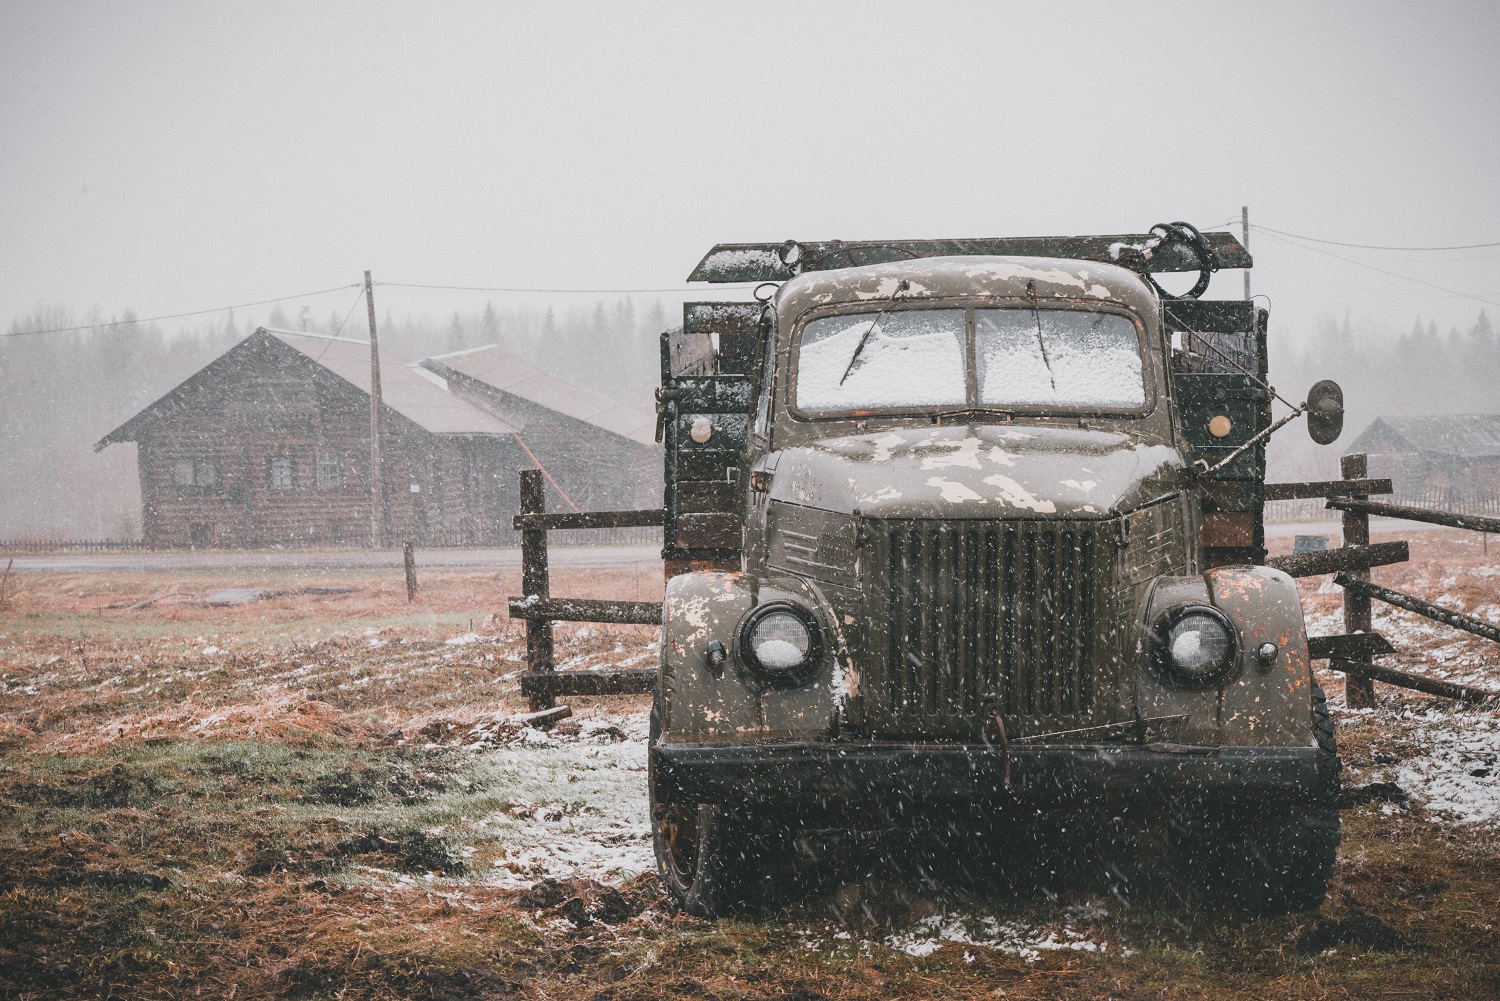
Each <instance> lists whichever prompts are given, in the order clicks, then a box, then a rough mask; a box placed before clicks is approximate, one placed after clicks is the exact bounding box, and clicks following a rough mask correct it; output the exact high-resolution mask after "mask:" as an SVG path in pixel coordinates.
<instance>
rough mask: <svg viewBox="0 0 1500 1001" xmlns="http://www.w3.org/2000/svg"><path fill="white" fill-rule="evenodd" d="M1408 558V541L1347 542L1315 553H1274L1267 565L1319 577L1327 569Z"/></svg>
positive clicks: (1363, 566)
mask: <svg viewBox="0 0 1500 1001" xmlns="http://www.w3.org/2000/svg"><path fill="white" fill-rule="evenodd" d="M1409 559H1411V550H1410V547H1409V546H1408V545H1407V544H1406V542H1404V541H1402V542H1377V543H1375V544H1374V545H1373V546H1344V547H1343V548H1342V549H1324V550H1322V551H1321V552H1316V553H1295V554H1293V555H1291V556H1274V557H1272V558H1271V559H1268V560H1266V566H1269V567H1275V568H1276V569H1277V570H1281V571H1283V572H1285V573H1288V574H1290V575H1292V576H1293V577H1316V576H1317V575H1318V574H1324V573H1339V572H1340V571H1344V570H1361V569H1368V568H1369V567H1383V566H1387V565H1388V564H1391V563H1405V562H1406V561H1407V560H1409Z"/></svg>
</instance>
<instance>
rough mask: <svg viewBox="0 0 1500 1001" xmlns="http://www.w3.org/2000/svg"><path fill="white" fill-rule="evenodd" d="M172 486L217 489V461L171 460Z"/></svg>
mask: <svg viewBox="0 0 1500 1001" xmlns="http://www.w3.org/2000/svg"><path fill="white" fill-rule="evenodd" d="M172 485H173V486H177V487H206V488H213V487H217V486H218V485H219V460H218V459H173V460H172Z"/></svg>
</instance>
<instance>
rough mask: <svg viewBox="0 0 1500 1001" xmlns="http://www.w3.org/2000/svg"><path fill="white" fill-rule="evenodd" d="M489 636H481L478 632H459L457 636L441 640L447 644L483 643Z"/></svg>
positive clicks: (466, 644)
mask: <svg viewBox="0 0 1500 1001" xmlns="http://www.w3.org/2000/svg"><path fill="white" fill-rule="evenodd" d="M490 638H491V637H488V636H481V635H479V634H478V633H460V634H459V635H457V636H450V637H448V638H447V639H445V640H443V642H444V643H446V644H447V645H448V646H468V645H469V644H470V643H483V642H484V641H485V640H487V639H490Z"/></svg>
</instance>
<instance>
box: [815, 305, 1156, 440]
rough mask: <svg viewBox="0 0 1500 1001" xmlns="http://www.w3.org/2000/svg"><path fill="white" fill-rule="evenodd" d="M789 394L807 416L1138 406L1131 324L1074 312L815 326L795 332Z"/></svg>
mask: <svg viewBox="0 0 1500 1001" xmlns="http://www.w3.org/2000/svg"><path fill="white" fill-rule="evenodd" d="M861 344H863V346H862V347H861ZM851 359H852V363H851ZM971 369H972V370H973V372H974V376H975V377H974V378H973V379H972V380H970V379H968V378H967V376H968V373H969V371H970V370H971ZM794 384H795V386H796V407H797V409H798V410H800V411H802V412H804V413H814V414H816V413H844V412H850V411H858V412H864V411H871V410H911V409H924V410H925V409H930V408H939V409H941V408H948V407H994V408H996V409H1002V410H1003V409H1008V408H1012V407H1025V408H1038V409H1045V410H1064V411H1071V410H1080V409H1081V410H1093V409H1100V410H1121V409H1125V410H1131V409H1136V408H1139V407H1141V406H1143V405H1144V404H1145V402H1146V391H1145V383H1144V381H1143V379H1142V369H1141V353H1140V341H1139V339H1138V337H1137V335H1136V328H1135V324H1133V323H1132V322H1131V321H1130V320H1128V319H1127V318H1125V317H1123V316H1120V315H1118V314H1114V313H1094V312H1086V311H1080V310H1060V309H1040V310H1031V309H1025V308H1021V309H1015V308H997V309H990V308H978V309H973V310H966V309H902V310H890V311H887V312H885V313H884V314H883V315H881V314H876V313H857V314H845V315H842V316H825V317H821V318H819V319H816V320H812V321H810V322H809V323H808V324H807V325H806V326H805V327H803V329H802V337H801V341H800V344H799V347H798V351H797V373H796V380H795V383H794Z"/></svg>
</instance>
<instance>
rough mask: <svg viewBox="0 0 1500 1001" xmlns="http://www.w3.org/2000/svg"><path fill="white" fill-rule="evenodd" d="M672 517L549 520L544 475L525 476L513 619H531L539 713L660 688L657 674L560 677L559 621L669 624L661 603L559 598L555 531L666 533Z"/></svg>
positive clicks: (528, 685) (531, 685)
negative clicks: (572, 700) (571, 702)
mask: <svg viewBox="0 0 1500 1001" xmlns="http://www.w3.org/2000/svg"><path fill="white" fill-rule="evenodd" d="M664 520H665V513H664V512H663V511H662V510H661V509H660V508H653V509H650V510H645V511H584V512H574V513H561V514H548V513H547V495H546V492H545V491H544V489H543V483H542V471H541V470H540V469H523V470H521V513H520V514H518V515H516V517H515V527H516V528H517V529H519V530H520V532H521V591H522V594H521V596H520V597H519V598H511V599H510V614H511V618H516V619H525V620H526V665H527V669H526V671H525V672H524V673H522V675H521V693H522V694H523V695H525V696H526V697H527V698H529V699H530V700H531V708H532V710H533V711H540V710H543V709H550V708H552V706H553V705H554V704H555V702H556V700H557V696H559V695H629V694H637V693H644V692H652V691H655V689H656V668H654V667H653V668H640V669H629V668H616V669H614V670H608V671H559V670H557V665H556V664H555V663H554V661H553V656H552V654H553V649H552V623H554V622H607V623H615V624H627V625H657V626H659V625H661V602H659V601H599V600H597V599H590V598H554V597H552V588H551V581H550V574H549V572H548V569H547V533H548V532H559V531H567V532H575V531H584V530H596V529H601V530H607V529H623V528H655V529H656V530H657V531H658V532H660V530H661V526H662V523H663V521H664Z"/></svg>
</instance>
